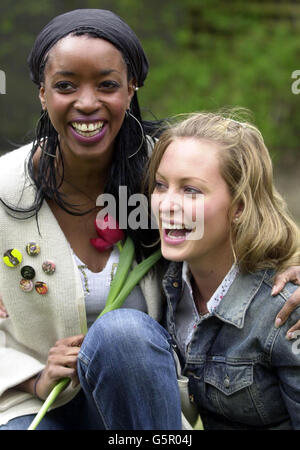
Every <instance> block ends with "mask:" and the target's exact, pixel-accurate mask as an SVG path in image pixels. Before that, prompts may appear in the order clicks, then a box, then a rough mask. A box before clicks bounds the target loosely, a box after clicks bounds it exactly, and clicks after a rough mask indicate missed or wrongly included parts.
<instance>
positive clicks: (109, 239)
mask: <svg viewBox="0 0 300 450" xmlns="http://www.w3.org/2000/svg"><path fill="white" fill-rule="evenodd" d="M95 228H96V231H97V234H98V236H99V237H98V238H93V239H90V242H91V244H92V245H93V247H95V248H96V249H97V250H98V251H99V252H103V251H104V250H107V249H108V248H111V247H113V246H114V244H116V243H117V242H119V241H122V240H123V239H124V238H125V233H124V231H123V230H121V229H120V228H119V224H118V222H117V221H116V219H114V218H113V217H112V216H110V215H109V214H106V216H105V217H104V219H103V218H102V217H101V216H100V217H98V215H97V217H96V219H95Z"/></svg>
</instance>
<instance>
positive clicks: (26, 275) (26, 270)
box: [21, 266, 35, 280]
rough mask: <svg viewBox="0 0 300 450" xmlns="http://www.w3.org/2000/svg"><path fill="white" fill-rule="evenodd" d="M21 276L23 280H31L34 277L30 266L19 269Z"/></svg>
mask: <svg viewBox="0 0 300 450" xmlns="http://www.w3.org/2000/svg"><path fill="white" fill-rule="evenodd" d="M21 275H22V277H23V278H25V280H32V279H33V278H34V277H35V270H34V268H33V267H31V266H24V267H22V269H21Z"/></svg>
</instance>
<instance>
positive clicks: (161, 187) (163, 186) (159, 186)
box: [154, 181, 166, 191]
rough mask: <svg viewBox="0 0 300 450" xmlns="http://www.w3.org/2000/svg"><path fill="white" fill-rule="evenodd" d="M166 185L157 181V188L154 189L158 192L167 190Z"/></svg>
mask: <svg viewBox="0 0 300 450" xmlns="http://www.w3.org/2000/svg"><path fill="white" fill-rule="evenodd" d="M165 187H166V186H165V185H164V184H163V183H161V182H160V181H156V182H155V186H154V189H156V190H157V191H160V190H162V189H165Z"/></svg>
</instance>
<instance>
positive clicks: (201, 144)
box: [151, 138, 232, 268]
mask: <svg viewBox="0 0 300 450" xmlns="http://www.w3.org/2000/svg"><path fill="white" fill-rule="evenodd" d="M218 153H219V147H218V146H217V145H216V144H214V143H212V142H210V141H205V140H198V139H193V138H176V139H175V140H173V142H171V144H170V145H169V146H168V147H167V149H166V151H165V153H164V155H163V157H162V159H161V162H160V164H159V167H158V170H157V174H156V186H155V189H154V192H153V195H152V202H151V203H152V209H153V212H154V214H155V216H156V218H157V221H158V223H159V229H160V237H161V247H162V254H163V256H164V257H165V258H166V259H169V260H174V261H187V262H188V263H189V264H190V266H191V267H192V266H195V268H196V267H197V266H198V265H199V264H202V263H205V262H206V261H210V262H211V261H213V260H214V259H215V258H220V257H222V255H223V256H224V254H226V255H231V253H232V251H231V245H230V225H229V219H228V212H229V208H230V205H231V196H230V193H229V190H228V187H227V184H226V182H225V181H224V179H223V177H222V176H221V173H220V168H219V164H220V163H219V157H218V156H219V155H218ZM199 212H200V213H201V214H203V216H202V217H200V216H199ZM195 219H196V221H197V223H198V226H199V223H201V222H202V223H201V226H203V237H202V238H200V239H199V238H197V239H196V240H195V239H194V238H193V237H192V236H191V234H190V238H189V233H188V232H187V230H186V229H187V228H193V227H194V226H195ZM168 223H169V224H170V223H171V225H172V224H175V225H178V227H180V226H181V225H182V226H183V227H184V228H186V229H185V230H184V229H182V230H180V229H170V228H172V227H168ZM191 224H194V225H192V226H191ZM195 236H196V235H195Z"/></svg>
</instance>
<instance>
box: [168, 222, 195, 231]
mask: <svg viewBox="0 0 300 450" xmlns="http://www.w3.org/2000/svg"><path fill="white" fill-rule="evenodd" d="M161 226H162V228H165V229H167V230H191V228H189V227H187V226H185V225H180V224H178V223H177V224H176V223H173V224H171V223H168V222H162V224H161Z"/></svg>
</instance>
